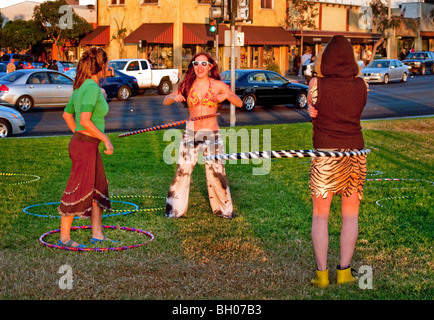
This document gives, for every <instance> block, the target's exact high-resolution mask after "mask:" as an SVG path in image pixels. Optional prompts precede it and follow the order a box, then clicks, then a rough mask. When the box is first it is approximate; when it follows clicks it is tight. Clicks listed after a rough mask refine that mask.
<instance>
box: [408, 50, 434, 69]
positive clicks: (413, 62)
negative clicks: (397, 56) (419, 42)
mask: <svg viewBox="0 0 434 320" xmlns="http://www.w3.org/2000/svg"><path fill="white" fill-rule="evenodd" d="M402 63H404V64H405V65H406V66H408V70H409V71H410V72H413V73H417V72H419V73H420V74H421V75H424V74H425V73H426V71H428V70H429V71H431V74H434V52H429V51H421V52H410V53H409V54H408V55H407V57H406V58H405V60H403V61H402Z"/></svg>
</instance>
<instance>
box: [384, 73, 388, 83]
mask: <svg viewBox="0 0 434 320" xmlns="http://www.w3.org/2000/svg"><path fill="white" fill-rule="evenodd" d="M383 83H384V84H388V83H389V75H388V74H385V75H384V79H383Z"/></svg>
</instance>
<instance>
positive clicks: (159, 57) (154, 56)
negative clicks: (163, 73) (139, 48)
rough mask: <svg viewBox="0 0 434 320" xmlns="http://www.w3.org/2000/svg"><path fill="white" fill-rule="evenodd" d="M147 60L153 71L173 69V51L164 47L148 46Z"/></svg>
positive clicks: (157, 45)
mask: <svg viewBox="0 0 434 320" xmlns="http://www.w3.org/2000/svg"><path fill="white" fill-rule="evenodd" d="M147 53H148V60H150V63H151V64H152V67H153V68H154V69H166V68H168V69H171V68H172V67H173V49H172V47H169V46H165V45H159V44H154V45H149V46H148V47H147Z"/></svg>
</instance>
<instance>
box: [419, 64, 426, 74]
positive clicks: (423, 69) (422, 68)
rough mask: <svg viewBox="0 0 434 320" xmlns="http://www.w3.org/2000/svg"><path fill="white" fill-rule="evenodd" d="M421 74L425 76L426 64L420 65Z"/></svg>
mask: <svg viewBox="0 0 434 320" xmlns="http://www.w3.org/2000/svg"><path fill="white" fill-rule="evenodd" d="M419 72H420V74H421V75H422V76H424V75H425V73H426V67H425V65H422V66H420V71H419Z"/></svg>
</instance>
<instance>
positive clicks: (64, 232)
mask: <svg viewBox="0 0 434 320" xmlns="http://www.w3.org/2000/svg"><path fill="white" fill-rule="evenodd" d="M73 220H74V216H67V217H66V216H62V217H61V218H60V241H62V242H63V243H67V242H68V241H69V240H71V226H72V221H73Z"/></svg>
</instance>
